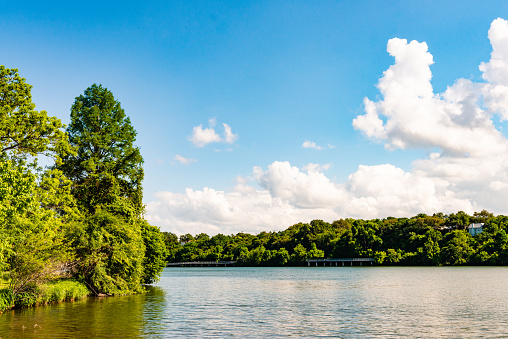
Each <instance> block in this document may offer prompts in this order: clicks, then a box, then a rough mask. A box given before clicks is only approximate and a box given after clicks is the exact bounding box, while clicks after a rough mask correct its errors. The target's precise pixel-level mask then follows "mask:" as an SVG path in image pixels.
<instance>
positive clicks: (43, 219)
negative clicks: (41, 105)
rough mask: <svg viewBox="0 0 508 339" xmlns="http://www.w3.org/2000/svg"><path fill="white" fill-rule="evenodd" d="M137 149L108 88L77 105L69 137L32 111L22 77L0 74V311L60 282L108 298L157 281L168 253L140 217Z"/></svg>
mask: <svg viewBox="0 0 508 339" xmlns="http://www.w3.org/2000/svg"><path fill="white" fill-rule="evenodd" d="M135 140H136V131H135V130H134V128H133V127H132V125H131V123H130V120H129V118H128V117H127V116H126V114H125V112H124V110H123V109H122V108H121V106H120V103H119V102H118V101H117V100H115V98H114V96H113V94H112V93H111V91H109V90H108V89H107V88H104V87H102V86H101V85H95V84H94V85H92V86H91V87H89V88H88V89H86V90H85V92H84V94H82V95H80V96H78V97H77V98H76V99H75V102H74V104H73V105H72V108H71V122H70V124H69V126H68V127H67V128H65V126H63V125H62V123H61V122H60V120H59V119H57V118H55V117H50V116H48V114H47V112H45V111H37V110H36V109H35V104H34V103H33V102H32V97H31V86H30V85H29V84H27V82H26V80H25V79H24V78H22V77H20V76H19V74H18V70H16V69H8V68H5V67H4V66H0V272H1V276H0V278H1V280H0V308H2V307H3V308H6V307H8V306H13V305H17V304H27V303H26V302H24V301H26V300H37V295H38V293H40V292H41V286H42V285H44V284H47V283H48V282H54V281H57V280H60V279H74V280H76V281H77V282H79V283H81V284H85V285H86V286H87V287H88V289H89V290H90V292H91V293H93V294H109V295H113V294H125V293H135V292H139V291H141V285H142V284H145V283H152V282H154V281H156V280H157V279H158V277H159V275H160V272H161V271H162V269H163V267H164V266H165V261H164V260H165V258H166V256H167V249H166V246H165V245H164V240H163V239H164V238H163V235H162V233H161V232H160V231H159V229H158V228H157V227H155V226H152V225H150V224H148V222H147V221H146V220H145V219H144V217H143V213H144V206H143V204H142V180H143V168H142V164H143V158H142V157H141V154H140V152H139V149H138V148H137V147H136V146H135V145H134V142H135ZM41 156H42V157H45V163H48V162H49V163H50V164H49V165H46V166H45V167H42V166H40V165H39V164H38V162H39V158H40V157H41Z"/></svg>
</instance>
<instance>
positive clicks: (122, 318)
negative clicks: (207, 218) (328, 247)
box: [0, 267, 508, 338]
mask: <svg viewBox="0 0 508 339" xmlns="http://www.w3.org/2000/svg"><path fill="white" fill-rule="evenodd" d="M506 281H508V268H504V267H418V268H416V267H391V268H390V267H363V268H362V267H339V268H336V267H302V268H232V267H226V268H167V269H165V270H164V272H163V276H162V278H161V281H160V283H159V284H158V285H157V286H156V287H151V288H149V291H148V293H146V294H143V295H136V296H126V297H113V298H89V299H88V300H83V301H78V302H73V303H61V304H57V305H51V306H45V307H39V308H31V309H23V310H15V311H10V312H7V313H5V314H3V315H2V316H0V337H1V338H31V337H33V338H91V337H96V338H101V337H111V338H116V337H122V338H138V337H141V338H169V337H225V336H249V337H268V336H271V337H273V336H275V337H282V336H294V337H342V338H358V337H390V338H393V337H437V338H439V337H441V338H456V337H468V338H471V337H489V338H492V337H506V336H507V335H508V326H507V325H508V324H507V322H508V307H507V306H508V297H507V296H506V294H505V293H504V291H503V290H504V289H503V287H504V284H505V283H506ZM36 324H37V326H36Z"/></svg>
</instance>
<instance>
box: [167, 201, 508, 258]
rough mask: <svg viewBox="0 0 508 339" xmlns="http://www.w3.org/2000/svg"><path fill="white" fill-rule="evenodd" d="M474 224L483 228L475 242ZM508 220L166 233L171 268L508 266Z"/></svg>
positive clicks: (487, 216)
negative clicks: (366, 261) (209, 264)
mask: <svg viewBox="0 0 508 339" xmlns="http://www.w3.org/2000/svg"><path fill="white" fill-rule="evenodd" d="M471 223H484V225H483V231H482V232H481V233H479V234H477V235H475V236H472V235H471V234H470V233H469V231H468V229H467V228H468V225H470V224H471ZM507 227H508V217H507V216H503V215H499V216H494V215H493V214H492V213H489V212H487V211H485V210H483V211H481V212H475V213H474V214H473V215H472V216H471V215H468V214H466V213H464V212H462V211H459V212H457V213H452V214H449V215H445V214H443V213H437V214H434V215H432V216H429V215H425V214H418V215H417V216H414V217H412V218H393V217H388V218H386V219H373V220H362V219H341V220H337V221H334V222H332V223H328V222H324V221H322V220H314V221H312V222H310V223H309V224H306V223H299V224H296V225H293V226H291V227H289V228H288V229H286V230H284V231H281V232H261V233H259V234H257V235H252V234H247V233H238V234H236V235H223V234H218V235H215V236H213V237H210V236H208V235H206V234H204V233H201V234H198V235H196V236H192V235H190V234H185V235H182V236H180V237H177V236H176V235H175V234H173V233H168V232H163V233H164V236H165V242H166V246H167V248H168V250H169V256H168V258H167V260H168V261H169V262H185V261H219V260H235V261H237V265H240V266H242V265H243V266H302V265H307V262H306V260H307V259H311V258H352V257H371V258H374V259H375V262H376V263H377V264H379V265H506V264H508V247H507V244H508V236H507V234H506V232H507Z"/></svg>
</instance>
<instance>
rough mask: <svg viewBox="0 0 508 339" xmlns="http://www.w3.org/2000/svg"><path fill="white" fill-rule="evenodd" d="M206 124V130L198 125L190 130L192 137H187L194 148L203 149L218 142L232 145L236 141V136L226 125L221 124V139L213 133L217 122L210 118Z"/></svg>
mask: <svg viewBox="0 0 508 339" xmlns="http://www.w3.org/2000/svg"><path fill="white" fill-rule="evenodd" d="M208 123H209V127H208V128H203V125H199V126H196V127H194V128H193V129H192V135H191V136H190V137H189V140H190V141H191V142H192V143H193V144H194V146H196V147H204V146H206V145H208V144H211V143H218V142H225V143H228V144H232V143H234V142H235V141H236V140H237V139H238V134H234V133H233V132H232V131H231V127H230V126H229V125H228V124H224V123H223V124H222V126H223V128H224V132H223V137H221V136H220V135H219V134H218V133H217V132H216V131H215V125H216V124H217V120H216V119H215V118H211V119H210V120H209V121H208Z"/></svg>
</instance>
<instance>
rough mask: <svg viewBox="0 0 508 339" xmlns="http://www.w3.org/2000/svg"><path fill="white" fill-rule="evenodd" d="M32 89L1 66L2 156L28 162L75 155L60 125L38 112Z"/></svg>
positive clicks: (0, 124)
mask: <svg viewBox="0 0 508 339" xmlns="http://www.w3.org/2000/svg"><path fill="white" fill-rule="evenodd" d="M31 89H32V86H31V85H29V84H27V83H26V80H25V79H24V78H22V77H20V76H19V74H18V70H17V69H9V68H5V67H4V66H1V65H0V153H2V154H3V155H6V154H7V153H8V154H10V156H11V157H12V158H14V159H21V160H26V157H27V156H36V155H38V154H46V155H49V156H52V155H55V154H67V153H69V152H72V150H71V149H70V148H69V144H68V143H67V137H66V135H65V133H64V132H63V131H61V128H62V127H63V125H62V123H61V121H60V120H59V119H57V118H55V117H48V115H47V113H46V112H45V111H40V112H38V111H36V110H35V104H34V103H33V102H32V95H31Z"/></svg>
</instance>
